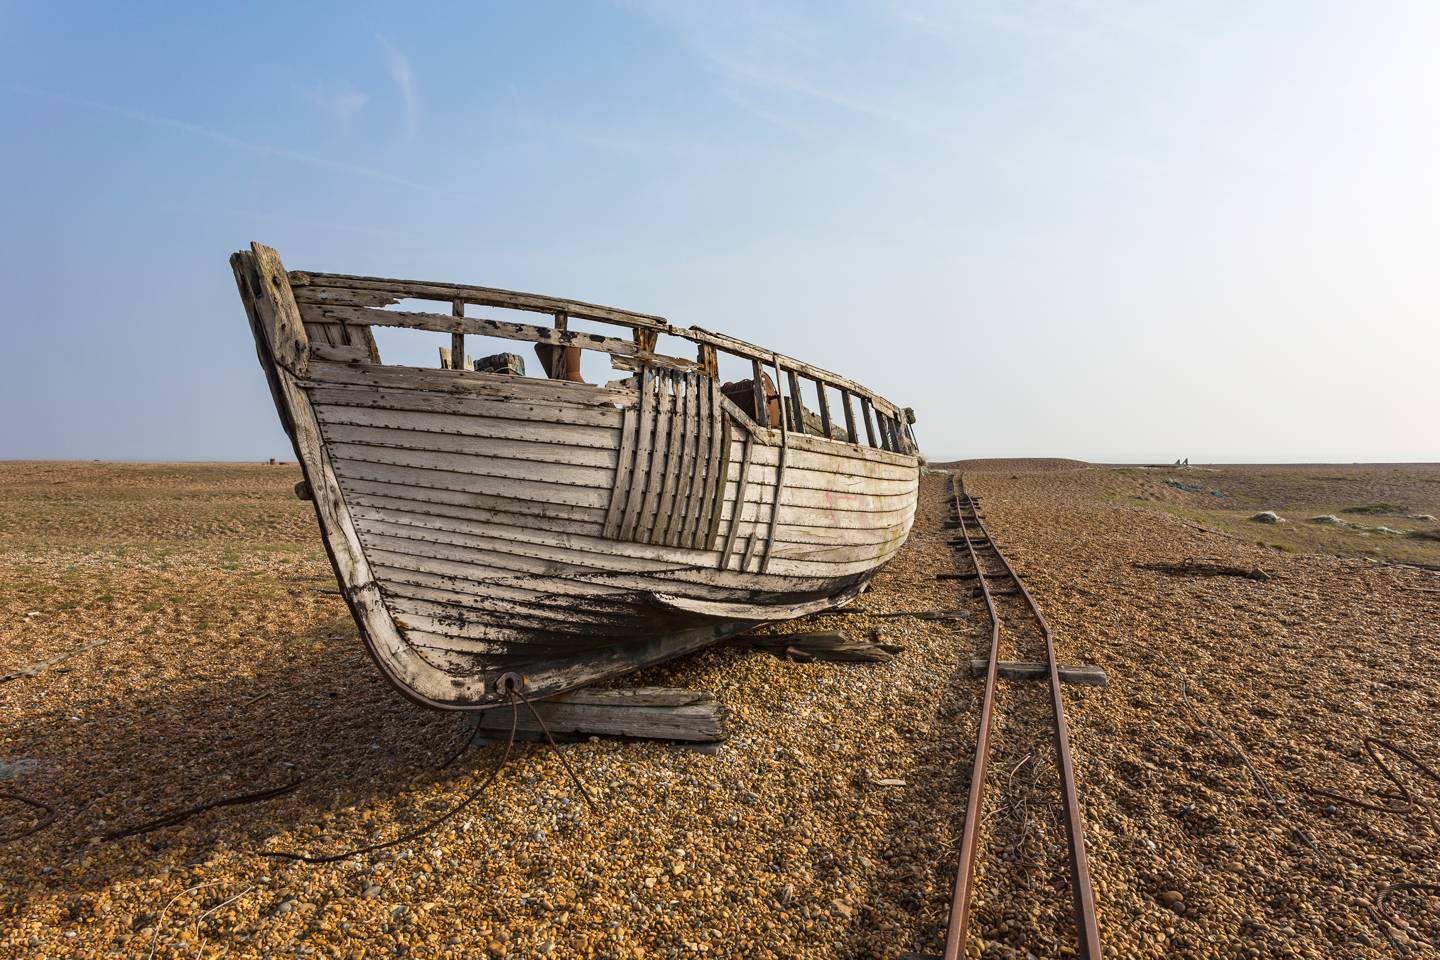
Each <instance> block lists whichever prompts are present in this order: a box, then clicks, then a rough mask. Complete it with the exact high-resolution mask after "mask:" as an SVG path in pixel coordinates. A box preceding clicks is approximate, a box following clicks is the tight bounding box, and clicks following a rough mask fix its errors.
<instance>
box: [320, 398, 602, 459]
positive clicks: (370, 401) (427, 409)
mask: <svg viewBox="0 0 1440 960" xmlns="http://www.w3.org/2000/svg"><path fill="white" fill-rule="evenodd" d="M308 393H309V395H310V398H311V400H312V401H313V402H314V403H315V404H316V405H317V407H327V406H328V408H329V409H330V410H331V412H332V413H333V411H334V409H335V408H338V407H346V408H356V409H362V408H363V409H368V410H373V411H377V412H378V414H390V413H392V412H396V411H413V412H416V413H433V414H446V415H449V416H452V417H455V418H460V419H456V420H453V421H452V422H455V423H464V424H468V425H470V426H471V427H475V428H479V427H481V426H482V425H483V426H484V428H485V429H487V430H497V429H504V428H506V427H507V426H508V425H509V424H507V421H523V422H525V423H526V424H527V427H526V428H527V429H534V425H535V424H536V423H542V424H551V423H555V424H575V425H579V426H590V427H609V428H611V429H612V430H614V431H617V433H614V434H612V436H611V438H610V439H607V441H606V445H613V438H614V437H618V436H619V434H618V431H619V429H620V426H621V420H620V414H621V411H619V410H616V409H615V408H613V407H610V406H600V407H595V406H589V405H582V404H578V403H573V402H567V401H560V402H541V401H536V400H526V399H522V398H518V397H503V396H502V397H466V396H455V395H453V394H426V393H418V392H416V391H414V390H389V389H384V388H381V387H375V386H369V385H365V386H344V385H335V386H319V387H311V388H310V389H309V390H308ZM346 415H347V416H348V415H350V412H349V411H347V413H346ZM357 422H361V421H357ZM366 422H368V421H366ZM497 425H498V426H497ZM461 432H464V430H463V429H462V430H461ZM485 435H487V436H488V435H492V434H485ZM493 435H495V436H499V435H500V434H493Z"/></svg>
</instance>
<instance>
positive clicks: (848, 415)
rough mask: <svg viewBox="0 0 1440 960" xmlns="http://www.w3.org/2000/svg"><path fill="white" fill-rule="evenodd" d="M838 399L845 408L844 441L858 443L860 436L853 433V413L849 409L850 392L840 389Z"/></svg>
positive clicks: (850, 408)
mask: <svg viewBox="0 0 1440 960" xmlns="http://www.w3.org/2000/svg"><path fill="white" fill-rule="evenodd" d="M840 398H841V399H842V400H843V401H844V407H845V439H846V440H847V441H849V442H850V443H859V442H860V435H859V434H858V433H856V432H855V411H854V409H852V407H851V402H850V391H849V390H846V389H845V388H844V387H841V388H840Z"/></svg>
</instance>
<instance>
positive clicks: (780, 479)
mask: <svg viewBox="0 0 1440 960" xmlns="http://www.w3.org/2000/svg"><path fill="white" fill-rule="evenodd" d="M774 363H775V376H776V377H777V378H778V377H779V376H780V359H779V355H778V354H777V355H775V356H774ZM790 387H791V399H792V400H794V402H795V410H796V411H797V413H798V415H799V418H800V422H801V424H802V428H801V431H800V432H801V433H804V428H803V424H804V422H805V415H804V413H805V407H804V405H803V404H802V403H801V401H800V392H799V391H798V390H796V389H795V378H794V375H793V374H792V375H791V378H790ZM781 406H782V407H783V406H784V403H783V401H782V403H781ZM789 450H790V431H788V430H786V429H785V418H784V417H781V418H780V454H779V461H778V463H777V465H776V467H775V497H774V499H773V500H771V502H770V526H769V529H768V530H767V531H766V532H765V552H764V554H763V555H762V556H761V559H760V572H761V573H765V572H767V571H768V570H769V569H770V554H771V549H772V548H773V547H774V545H775V529H776V527H777V526H778V525H779V523H780V506H781V500H782V499H783V491H784V489H785V459H786V454H787V453H789Z"/></svg>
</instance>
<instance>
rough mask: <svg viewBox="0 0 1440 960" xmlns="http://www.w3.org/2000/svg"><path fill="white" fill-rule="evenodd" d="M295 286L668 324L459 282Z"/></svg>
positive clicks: (323, 276)
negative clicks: (459, 301) (458, 301)
mask: <svg viewBox="0 0 1440 960" xmlns="http://www.w3.org/2000/svg"><path fill="white" fill-rule="evenodd" d="M291 279H292V283H293V285H294V287H295V288H296V289H297V290H300V291H301V299H303V300H306V301H308V302H317V301H318V300H319V298H318V297H316V296H315V295H314V294H313V293H312V291H314V290H316V289H317V288H326V287H328V288H336V289H342V290H356V291H366V292H370V293H380V294H386V295H388V296H391V297H393V298H394V299H396V300H407V299H413V300H439V301H442V302H449V301H453V300H461V301H463V302H465V303H473V304H475V305H477V306H481V307H507V308H510V309H514V310H532V311H535V312H539V313H550V314H553V313H555V312H556V311H564V312H565V313H566V314H567V315H568V316H571V317H578V318H580V319H582V320H601V321H605V322H609V323H618V324H621V325H623V326H628V327H642V328H647V329H653V328H665V327H668V326H669V324H668V323H667V322H666V320H665V318H664V317H657V316H653V315H650V314H644V313H636V312H634V311H631V310H619V309H616V308H615V307H602V306H600V305H599V304H595V303H584V302H582V301H580V300H567V299H565V298H562V297H546V296H542V295H540V294H535V293H520V292H518V291H515V290H500V289H496V288H494V287H477V286H471V285H469V284H459V283H434V282H430V281H424V280H390V279H387V278H384V277H358V276H352V275H349V274H340V273H317V272H312V271H299V270H297V271H295V273H294V274H292V276H291Z"/></svg>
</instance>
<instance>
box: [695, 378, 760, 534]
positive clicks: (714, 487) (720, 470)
mask: <svg viewBox="0 0 1440 960" xmlns="http://www.w3.org/2000/svg"><path fill="white" fill-rule="evenodd" d="M719 396H720V387H719V385H718V384H712V385H711V390H710V402H711V404H712V405H713V404H714V402H715V400H716V399H718V398H719ZM719 418H720V422H719V425H718V426H719V429H718V430H714V431H713V432H712V433H711V435H710V442H711V443H712V444H717V443H718V444H719V447H720V449H719V451H718V459H717V455H716V454H715V453H713V452H712V454H711V457H710V464H709V466H708V467H707V468H706V469H707V470H708V471H709V472H708V473H707V474H706V475H705V514H704V517H703V519H702V521H701V525H702V526H703V528H704V530H705V539H704V541H703V542H702V543H701V544H700V545H701V546H703V547H704V548H705V549H707V550H713V549H715V542H716V539H717V538H718V537H719V534H720V531H719V526H720V514H721V512H722V511H723V510H724V508H725V492H726V483H725V476H726V474H728V473H729V472H730V444H731V436H730V417H729V416H728V415H726V414H724V413H723V412H722V413H720V414H719ZM747 436H748V434H747Z"/></svg>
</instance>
